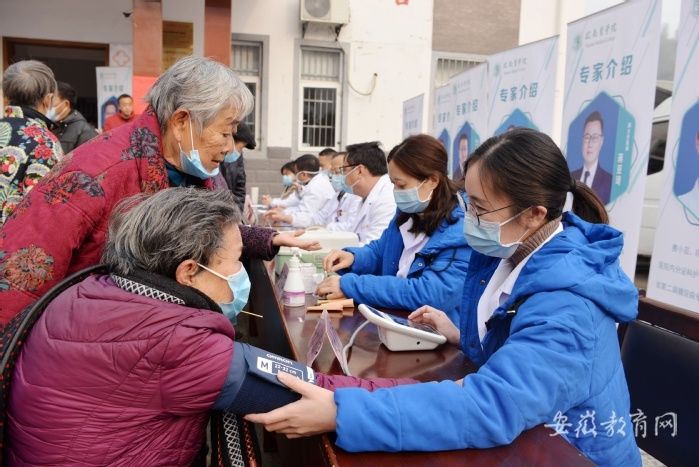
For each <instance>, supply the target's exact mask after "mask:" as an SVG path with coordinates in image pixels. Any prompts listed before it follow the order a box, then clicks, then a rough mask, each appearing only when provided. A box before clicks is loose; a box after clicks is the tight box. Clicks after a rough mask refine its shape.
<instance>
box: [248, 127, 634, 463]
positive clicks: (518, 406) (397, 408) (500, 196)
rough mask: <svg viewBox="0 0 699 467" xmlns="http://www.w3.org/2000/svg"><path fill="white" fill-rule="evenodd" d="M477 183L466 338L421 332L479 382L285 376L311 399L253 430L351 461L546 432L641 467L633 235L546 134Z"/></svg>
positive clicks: (478, 165)
mask: <svg viewBox="0 0 699 467" xmlns="http://www.w3.org/2000/svg"><path fill="white" fill-rule="evenodd" d="M464 172H465V176H466V179H465V183H466V191H467V192H468V194H469V200H470V204H469V206H468V212H467V214H466V221H465V234H466V237H467V238H468V240H469V243H470V245H471V247H472V248H473V249H474V250H475V251H474V253H473V255H472V256H471V260H470V265H469V272H468V276H467V279H466V283H465V287H464V294H463V297H464V298H463V299H464V305H465V311H464V314H463V315H462V319H461V329H460V330H459V329H457V328H456V327H454V326H453V325H452V324H451V322H450V321H449V320H448V319H447V317H446V315H445V314H444V313H443V312H441V311H438V310H435V309H434V308H431V307H423V308H421V309H419V310H416V311H415V312H414V313H413V314H412V315H411V318H412V319H414V320H415V321H422V322H425V323H431V324H432V325H434V326H436V327H437V328H438V329H439V330H440V331H441V332H442V333H443V334H445V335H446V336H447V337H448V340H449V342H451V343H452V344H458V343H460V345H461V348H462V349H463V351H464V352H465V353H466V354H467V355H468V356H469V357H470V358H471V359H472V360H473V361H475V362H477V363H479V364H480V365H481V366H480V368H479V370H478V371H477V372H476V373H472V374H470V375H468V376H466V377H465V378H464V379H463V380H461V381H457V382H453V381H443V382H440V383H427V384H415V385H412V386H400V387H396V388H392V389H386V390H380V391H376V392H374V393H369V392H366V391H363V390H360V389H356V388H352V389H340V390H338V391H336V392H335V393H334V394H333V393H330V392H329V391H326V390H324V389H321V388H318V387H316V386H313V385H309V384H305V383H303V382H301V381H299V380H296V379H295V378H293V377H291V378H286V377H285V376H286V375H284V376H281V375H280V376H281V377H280V380H281V381H282V382H284V383H285V384H287V385H288V386H290V387H291V388H292V389H294V390H295V391H297V392H299V393H300V394H302V395H303V397H302V399H301V400H299V401H297V402H295V403H293V404H289V405H287V406H285V407H282V408H280V409H277V410H274V411H272V412H269V413H267V414H262V415H254V416H251V417H250V420H252V421H255V422H262V423H264V424H265V425H266V426H267V428H268V429H272V430H274V431H279V432H281V433H284V434H286V435H287V436H290V437H295V436H306V435H312V434H316V433H320V432H325V431H332V430H336V431H337V444H338V445H339V446H340V447H342V448H344V449H346V450H348V451H402V450H405V451H411V450H415V451H432V450H447V449H459V448H488V447H491V446H498V445H503V444H509V443H511V442H512V441H513V440H514V439H515V438H516V437H517V436H519V434H520V433H522V432H523V431H524V430H527V429H529V428H532V427H534V426H536V425H540V424H547V425H549V426H550V427H552V428H554V429H555V430H556V432H557V433H558V435H560V436H564V437H565V439H567V440H568V441H569V442H570V443H572V444H573V445H574V446H576V447H577V448H578V449H579V450H580V451H582V453H583V454H585V455H586V456H588V457H589V458H590V459H591V460H592V461H593V462H595V463H596V464H600V465H615V466H622V465H623V466H640V465H641V459H640V455H639V451H638V448H637V446H636V441H635V438H634V430H633V424H632V423H631V420H630V417H629V411H630V405H629V393H628V388H627V386H626V379H625V377H624V369H623V367H622V364H621V358H620V356H619V343H618V340H617V334H616V328H615V326H614V324H615V322H625V321H629V320H631V319H633V318H635V316H636V313H637V303H638V296H637V292H636V289H635V288H634V286H633V284H632V283H631V281H630V280H629V278H628V277H627V276H626V275H625V274H624V273H623V272H622V271H621V268H620V266H619V255H620V254H621V250H622V247H623V244H624V242H623V237H622V234H621V233H620V232H619V231H617V230H615V229H613V228H611V227H609V226H607V225H605V224H606V223H607V214H606V212H605V210H604V205H603V204H602V203H601V201H600V200H599V199H598V198H597V196H596V195H595V194H594V193H593V192H592V191H591V190H590V189H589V188H588V187H586V186H585V185H584V184H583V183H582V182H580V181H576V180H574V179H572V178H571V176H570V174H569V172H568V167H567V164H566V161H565V159H564V157H563V155H562V154H561V152H560V150H559V149H558V148H557V147H556V145H555V144H554V142H553V141H552V140H551V139H550V138H549V137H548V136H546V135H544V134H543V133H539V132H536V131H533V130H528V129H514V130H512V131H509V132H507V133H504V134H502V135H500V136H496V137H493V138H490V139H489V140H487V141H486V142H485V143H484V144H483V145H482V146H481V147H479V148H478V149H477V150H476V151H475V153H474V154H473V155H471V156H470V157H469V159H468V161H467V162H466V167H465V171H464ZM568 192H572V193H573V204H572V207H573V212H566V213H563V212H562V211H563V206H564V203H565V200H566V195H567V193H568Z"/></svg>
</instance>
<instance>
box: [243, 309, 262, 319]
mask: <svg viewBox="0 0 699 467" xmlns="http://www.w3.org/2000/svg"><path fill="white" fill-rule="evenodd" d="M240 312H241V313H245V314H246V315H252V316H257V317H258V318H263V316H262V315H258V314H257V313H250V312H249V311H245V310H240Z"/></svg>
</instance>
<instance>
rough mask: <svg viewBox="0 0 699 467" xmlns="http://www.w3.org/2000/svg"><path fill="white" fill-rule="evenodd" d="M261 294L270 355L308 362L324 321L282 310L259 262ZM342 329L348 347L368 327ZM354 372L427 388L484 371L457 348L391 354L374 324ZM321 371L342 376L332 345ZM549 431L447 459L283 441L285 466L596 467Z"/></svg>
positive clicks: (256, 301) (254, 293) (355, 350)
mask: <svg viewBox="0 0 699 467" xmlns="http://www.w3.org/2000/svg"><path fill="white" fill-rule="evenodd" d="M248 272H249V274H250V279H251V281H252V284H253V287H252V290H251V293H250V306H251V309H252V311H254V312H255V313H259V314H262V315H263V316H264V318H263V319H260V320H256V321H255V323H256V326H257V330H258V332H259V334H260V338H261V342H262V347H264V348H265V349H266V350H270V351H272V352H275V353H278V354H280V355H283V356H285V357H288V358H292V359H295V360H298V361H301V362H305V361H306V351H307V347H306V346H307V343H308V340H309V339H310V336H311V334H312V333H313V330H314V328H315V326H316V322H317V321H318V319H319V317H320V313H317V312H308V313H307V312H306V310H305V308H303V307H297V308H288V307H284V306H283V305H282V303H281V290H280V289H279V288H278V287H277V286H276V284H275V283H274V279H273V277H274V268H273V266H272V264H270V263H264V262H262V261H253V262H251V264H250V265H249V267H248ZM332 321H333V324H334V325H335V329H337V330H338V334H339V335H340V338H341V339H342V341H343V343H347V342H348V341H349V338H350V336H351V334H352V332H353V331H354V330H355V329H356V328H357V327H358V326H359V325H360V324H361V323H362V322H363V321H364V318H363V317H362V315H361V314H360V313H359V312H358V311H356V310H355V311H354V313H352V314H349V313H348V314H345V315H340V314H339V313H337V312H335V313H333V314H332ZM349 367H350V371H351V372H352V375H353V376H359V377H367V378H368V377H387V378H398V377H411V378H415V379H418V380H420V381H435V380H445V379H452V380H456V379H460V378H462V377H464V376H465V375H467V374H469V373H472V372H473V371H475V370H476V367H475V366H474V365H473V364H472V363H471V362H470V361H469V360H468V359H467V358H466V356H465V355H464V354H463V353H462V352H461V351H460V350H458V349H457V348H456V347H454V346H450V345H443V346H441V347H439V348H437V349H435V350H429V351H419V352H418V351H416V352H391V351H389V350H388V349H386V347H385V346H383V345H381V342H380V340H379V337H378V333H377V332H376V327H375V326H374V325H373V324H370V325H368V326H366V327H365V328H364V329H363V330H362V331H361V332H360V333H359V334H358V336H357V338H356V340H355V343H354V346H353V347H352V350H351V351H350V357H349ZM313 369H314V370H316V371H319V372H323V373H328V374H342V370H341V369H340V365H339V363H338V362H337V360H336V359H335V356H334V354H333V352H332V349H331V347H330V343H329V342H327V341H326V342H325V344H324V345H323V349H322V350H321V353H320V354H319V355H318V358H317V359H316V361H315V363H314V364H313ZM552 433H553V431H551V430H550V429H548V428H546V427H544V426H543V425H542V426H538V427H536V428H534V429H531V430H528V431H526V432H524V433H522V434H521V435H520V436H519V437H518V438H517V439H516V440H515V441H514V442H513V443H512V444H510V445H508V446H501V447H497V448H491V449H463V450H459V451H440V452H401V453H384V452H367V453H349V452H346V451H344V450H342V449H341V448H339V447H337V446H336V445H335V443H334V439H335V435H334V434H329V435H323V436H314V437H310V438H304V439H300V440H287V439H286V438H285V437H283V436H278V437H277V442H278V445H279V450H280V454H281V458H282V460H283V464H284V465H299V466H322V465H326V466H331V465H332V466H342V467H345V466H362V467H368V466H375V465H376V466H400V467H406V466H413V465H414V466H422V465H424V466H438V465H439V466H442V465H444V466H451V465H459V466H462V465H476V466H478V465H483V466H492V465H537V466H547V465H550V466H560V465H565V466H589V465H594V464H593V463H592V462H591V461H589V460H588V459H587V458H586V457H584V456H583V455H582V454H581V453H580V452H579V451H578V450H577V449H575V448H574V447H573V446H572V445H570V444H568V443H567V442H566V441H565V440H563V439H561V438H560V437H558V436H551V434H552Z"/></svg>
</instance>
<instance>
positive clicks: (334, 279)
mask: <svg viewBox="0 0 699 467" xmlns="http://www.w3.org/2000/svg"><path fill="white" fill-rule="evenodd" d="M316 295H318V296H319V297H325V298H327V299H328V300H335V299H336V298H345V294H344V293H343V292H342V289H341V288H340V276H337V275H335V276H330V277H328V278H326V279H325V280H324V281H323V282H321V283H320V284H318V288H317V289H316Z"/></svg>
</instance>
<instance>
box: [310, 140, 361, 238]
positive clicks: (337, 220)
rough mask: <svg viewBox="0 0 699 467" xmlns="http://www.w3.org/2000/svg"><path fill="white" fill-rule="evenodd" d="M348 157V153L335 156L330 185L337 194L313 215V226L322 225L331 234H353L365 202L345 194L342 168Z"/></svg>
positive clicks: (357, 197)
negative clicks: (356, 219)
mask: <svg viewBox="0 0 699 467" xmlns="http://www.w3.org/2000/svg"><path fill="white" fill-rule="evenodd" d="M346 155H347V153H346V152H338V153H335V154H333V156H332V160H331V163H330V164H331V165H330V183H331V184H332V186H333V189H334V190H335V193H337V194H336V196H335V197H333V198H331V199H330V200H329V201H328V202H327V203H325V206H323V209H321V210H320V211H318V212H316V213H314V214H313V224H314V225H322V226H323V227H325V229H327V230H330V231H331V232H351V231H352V228H354V226H355V222H354V219H355V217H356V216H357V213H359V208H360V207H361V205H362V202H363V200H362V198H360V197H359V196H357V195H353V194H350V193H345V192H344V185H343V184H342V167H343V166H344V165H345V156H346Z"/></svg>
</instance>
